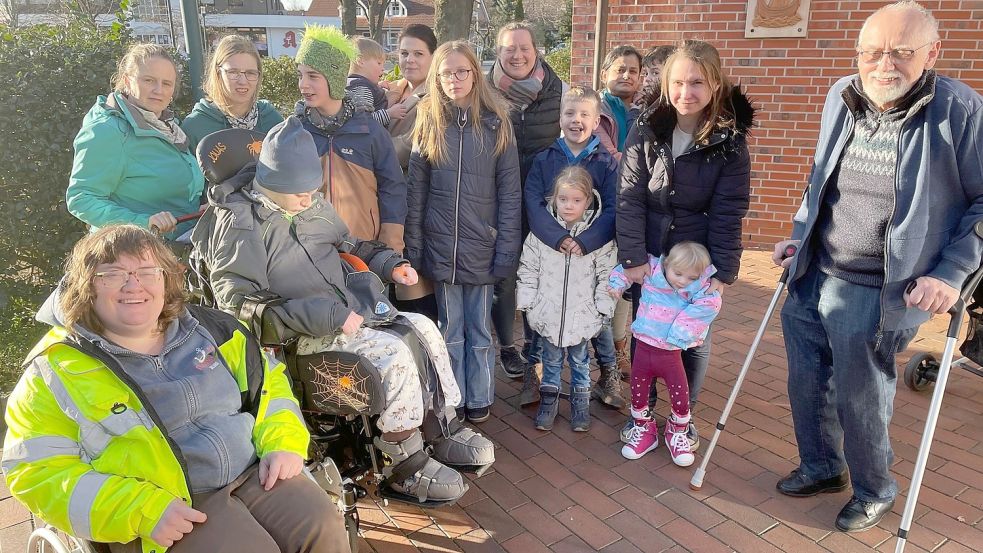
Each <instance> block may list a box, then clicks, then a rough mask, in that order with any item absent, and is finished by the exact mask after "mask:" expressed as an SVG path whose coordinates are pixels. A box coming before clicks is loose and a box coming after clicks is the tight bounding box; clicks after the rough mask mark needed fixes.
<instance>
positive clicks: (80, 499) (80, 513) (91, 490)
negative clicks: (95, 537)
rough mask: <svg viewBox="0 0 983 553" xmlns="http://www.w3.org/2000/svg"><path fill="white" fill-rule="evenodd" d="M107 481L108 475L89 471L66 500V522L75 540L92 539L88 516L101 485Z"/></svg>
mask: <svg viewBox="0 0 983 553" xmlns="http://www.w3.org/2000/svg"><path fill="white" fill-rule="evenodd" d="M107 480H109V475H108V474H103V473H101V472H96V471H94V470H90V471H89V472H87V473H85V474H83V475H82V476H81V477H80V478H79V479H78V482H77V483H76V484H75V488H74V489H73V490H72V497H71V498H69V500H68V522H69V524H71V525H72V534H74V535H75V537H77V538H83V539H87V540H91V539H92V521H91V520H90V517H89V514H90V513H91V512H92V505H93V503H95V501H96V494H98V493H99V490H100V489H102V485H103V484H105V483H106V481H107Z"/></svg>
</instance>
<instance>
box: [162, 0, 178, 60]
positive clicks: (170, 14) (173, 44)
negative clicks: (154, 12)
mask: <svg viewBox="0 0 983 553" xmlns="http://www.w3.org/2000/svg"><path fill="white" fill-rule="evenodd" d="M164 4H165V5H166V6H167V24H168V25H170V27H171V47H172V48H177V37H176V36H175V35H174V11H173V9H172V6H171V0H164Z"/></svg>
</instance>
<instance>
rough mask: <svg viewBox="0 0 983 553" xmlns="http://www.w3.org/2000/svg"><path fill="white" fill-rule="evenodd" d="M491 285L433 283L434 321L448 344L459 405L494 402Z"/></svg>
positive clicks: (483, 405)
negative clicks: (459, 398) (458, 389)
mask: <svg viewBox="0 0 983 553" xmlns="http://www.w3.org/2000/svg"><path fill="white" fill-rule="evenodd" d="M492 288H493V287H492V285H490V284H488V285H485V286H471V285H467V284H447V283H446V282H435V283H434V293H435V295H436V297H437V319H438V326H440V332H441V334H443V335H444V340H445V341H446V342H447V353H448V354H450V358H451V365H452V366H453V367H454V379H455V380H457V385H458V387H459V388H460V389H461V401H462V402H463V404H462V405H460V406H459V407H467V408H469V409H477V408H479V407H488V406H489V405H491V404H492V402H493V401H494V399H495V379H494V378H492V371H493V369H494V367H495V348H494V347H493V346H492V333H491V305H492V296H493V295H494V294H493V291H492Z"/></svg>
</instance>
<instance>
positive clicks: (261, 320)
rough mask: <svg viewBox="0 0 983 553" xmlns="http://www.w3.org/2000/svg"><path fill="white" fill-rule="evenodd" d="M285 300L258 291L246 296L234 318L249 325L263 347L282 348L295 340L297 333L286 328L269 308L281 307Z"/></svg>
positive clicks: (267, 292)
mask: <svg viewBox="0 0 983 553" xmlns="http://www.w3.org/2000/svg"><path fill="white" fill-rule="evenodd" d="M286 301H287V300H285V299H283V298H281V297H280V296H278V295H276V294H274V293H273V292H270V291H269V290H260V291H258V292H253V293H251V294H249V295H247V296H246V297H245V298H244V299H243V302H242V305H241V306H240V307H239V312H238V313H237V314H236V318H238V319H239V320H240V321H243V322H244V323H246V324H247V325H249V329H250V330H251V331H252V332H253V334H254V335H255V336H256V338H257V339H258V340H259V342H260V344H262V345H263V346H283V345H286V344H288V343H290V342H292V341H294V340H296V339H297V336H298V335H297V333H296V332H294V331H293V330H291V329H289V328H287V326H286V325H285V324H283V321H281V320H280V317H278V316H277V315H276V313H274V312H273V310H272V309H270V308H271V307H276V306H277V305H283V304H284V303H285V302H286Z"/></svg>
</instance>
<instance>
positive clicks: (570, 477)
mask: <svg viewBox="0 0 983 553" xmlns="http://www.w3.org/2000/svg"><path fill="white" fill-rule="evenodd" d="M526 464H527V465H529V468H531V469H532V470H533V472H535V473H536V474H537V475H538V477H539V478H542V479H543V480H546V481H547V482H549V483H550V484H552V485H553V486H555V487H557V488H564V487H566V486H569V485H570V484H573V483H574V482H577V481H579V480H580V478H579V477H577V475H576V474H574V473H572V472H570V469H568V468H567V467H566V466H565V465H564V464H563V463H561V462H560V461H557V460H556V459H554V458H552V457H550V456H549V455H547V454H546V453H540V454H539V455H536V456H535V457H532V458H530V459H526Z"/></svg>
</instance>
